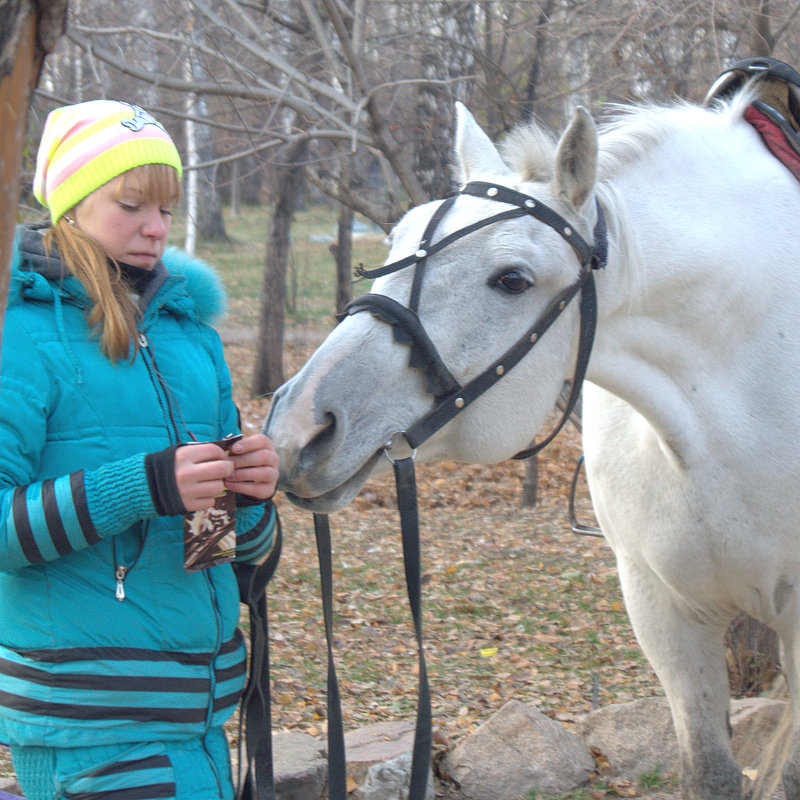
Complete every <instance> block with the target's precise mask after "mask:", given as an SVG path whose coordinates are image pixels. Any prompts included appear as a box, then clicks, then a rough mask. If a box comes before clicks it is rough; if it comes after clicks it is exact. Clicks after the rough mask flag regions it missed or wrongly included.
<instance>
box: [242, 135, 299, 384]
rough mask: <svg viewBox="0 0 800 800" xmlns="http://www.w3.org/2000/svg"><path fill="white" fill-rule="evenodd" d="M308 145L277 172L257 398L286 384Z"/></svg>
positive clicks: (260, 331)
mask: <svg viewBox="0 0 800 800" xmlns="http://www.w3.org/2000/svg"><path fill="white" fill-rule="evenodd" d="M305 149H306V146H305V143H301V144H299V145H297V146H295V147H292V148H290V149H289V151H288V152H287V153H286V157H285V158H284V157H283V156H281V157H280V158H278V159H276V161H277V162H278V163H283V164H286V165H287V166H285V167H281V168H280V169H279V170H277V174H276V175H275V185H276V186H277V187H278V191H277V195H276V196H275V200H274V203H273V208H272V214H271V217H270V228H269V235H268V236H267V255H266V259H265V263H264V282H263V285H262V288H261V311H260V314H259V322H258V339H257V342H258V349H257V352H256V363H255V367H254V370H253V383H252V386H251V391H252V394H253V395H263V394H269V393H270V392H274V391H275V390H276V389H277V388H278V387H279V386H280V385H281V384H282V383H283V380H284V378H283V330H284V316H285V308H286V270H287V263H288V259H289V250H290V241H291V238H290V235H291V225H292V217H293V216H294V210H295V207H296V205H297V199H298V197H299V195H300V189H301V187H302V184H303V165H302V164H301V163H300V161H301V160H302V156H303V154H304V153H305Z"/></svg>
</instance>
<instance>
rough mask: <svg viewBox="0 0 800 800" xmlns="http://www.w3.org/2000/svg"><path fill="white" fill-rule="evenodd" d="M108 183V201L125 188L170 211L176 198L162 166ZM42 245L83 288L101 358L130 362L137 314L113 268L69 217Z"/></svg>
mask: <svg viewBox="0 0 800 800" xmlns="http://www.w3.org/2000/svg"><path fill="white" fill-rule="evenodd" d="M113 180H116V182H117V183H116V186H115V188H114V197H121V196H122V194H123V192H124V191H125V189H126V187H127V186H128V185H129V184H130V183H133V185H134V186H135V188H136V190H137V191H139V192H141V195H142V198H143V200H144V201H145V202H155V203H158V204H159V205H161V206H164V207H165V208H172V206H174V205H175V204H176V203H177V201H178V198H179V196H180V184H179V182H178V174H177V172H176V171H175V169H174V168H173V167H171V166H168V165H166V164H145V165H143V166H139V167H134V168H133V169H131V170H128V171H127V172H124V173H123V174H122V175H120V176H118V177H117V178H115V179H113ZM44 245H45V250H46V251H47V250H49V249H50V248H51V247H53V245H55V247H56V249H57V250H58V253H59V255H60V256H61V261H62V263H63V264H64V266H65V267H66V268H67V269H68V270H69V272H71V273H72V274H73V275H74V276H75V277H76V278H77V279H78V280H79V281H80V282H81V283H82V284H83V286H84V288H85V289H86V292H87V294H88V295H89V299H90V300H91V301H92V303H93V306H92V308H91V310H90V312H89V314H88V323H89V326H90V327H91V328H92V329H94V330H95V331H98V332H99V336H100V349H101V350H102V351H103V353H104V354H105V355H106V356H108V357H109V358H110V359H111V360H112V361H117V360H119V359H121V358H127V357H128V356H130V357H131V358H134V357H135V356H136V353H137V352H138V349H139V335H138V334H139V331H138V327H137V323H138V321H139V318H140V317H141V313H140V311H139V308H138V306H137V305H136V303H135V301H134V300H133V298H132V297H131V296H130V290H129V288H128V286H127V285H126V283H125V281H124V280H123V279H122V272H121V270H120V267H119V264H118V263H117V262H116V261H115V260H114V259H113V258H111V257H110V256H109V254H108V253H107V252H106V251H105V250H104V249H103V247H101V246H100V245H99V244H98V243H97V242H96V241H95V240H94V239H93V238H92V237H91V236H89V235H88V234H86V233H83V231H81V230H80V229H79V228H78V227H77V226H76V225H74V224H73V223H72V221H71V220H70V218H69V214H67V215H65V216H63V217H61V219H59V220H58V222H56V224H55V225H54V226H53V227H52V228H50V229H49V230H48V231H47V232H46V233H45V235H44Z"/></svg>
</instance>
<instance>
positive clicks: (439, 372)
mask: <svg viewBox="0 0 800 800" xmlns="http://www.w3.org/2000/svg"><path fill="white" fill-rule="evenodd" d="M460 195H472V196H474V197H481V198H488V199H490V200H496V201H497V202H500V203H507V204H508V205H511V206H514V208H511V209H507V210H505V211H501V212H499V213H498V214H494V215H492V216H490V217H486V218H484V219H481V220H478V221H477V222H474V223H472V224H470V225H467V226H465V227H463V228H459V229H458V230H456V231H454V232H452V233H450V234H448V235H447V236H444V237H443V238H442V239H440V240H438V241H437V242H435V243H432V242H433V235H434V232H435V231H436V229H437V227H438V226H439V223H440V222H441V220H442V219H443V218H444V216H445V214H446V213H447V212H448V211H449V210H450V208H451V207H452V205H453V203H454V202H455V200H456V199H457V198H458V197H459V196H460ZM522 216H531V217H534V218H536V219H538V220H539V221H540V222H543V223H544V224H545V225H547V226H548V227H550V228H552V229H553V230H554V231H556V233H558V234H559V235H560V236H561V237H562V238H563V239H564V240H565V241H567V242H568V243H569V244H570V246H571V247H572V248H573V250H574V251H575V254H576V256H577V257H578V260H579V261H580V265H581V271H580V274H579V276H578V278H577V280H576V281H575V282H574V283H572V284H570V285H569V286H568V287H567V288H566V289H564V290H563V291H562V292H560V293H559V294H558V295H557V296H556V297H555V298H554V299H553V301H552V302H551V303H550V304H549V305H548V306H547V308H546V309H545V310H544V311H543V312H542V314H541V315H540V316H539V318H538V319H537V320H536V321H535V322H534V324H533V325H532V326H531V327H530V328H528V330H527V331H526V332H525V333H524V334H523V336H522V337H521V338H520V339H519V340H518V341H517V343H516V344H514V345H513V346H512V347H510V348H509V349H508V350H507V351H506V352H505V353H503V355H502V356H501V357H500V358H498V359H497V360H495V361H494V362H493V363H492V364H490V365H489V366H488V367H486V369H485V370H484V371H483V372H482V373H481V374H480V375H478V376H476V377H475V378H473V379H472V380H470V381H469V382H468V383H466V384H465V385H463V386H462V385H461V384H460V383H459V382H458V381H457V380H456V378H455V377H454V376H453V374H452V373H451V372H450V370H449V369H448V368H447V366H446V364H445V363H444V361H443V359H442V358H441V356H440V355H439V352H438V351H437V349H436V347H435V345H434V344H433V342H432V341H431V339H430V337H429V336H428V334H427V333H426V332H425V329H424V327H423V325H422V323H421V322H420V319H419V316H418V309H419V298H420V293H421V288H422V283H423V280H424V277H425V269H426V266H427V259H428V258H429V257H430V256H431V255H434V254H435V253H438V252H439V251H441V250H443V249H444V248H445V247H447V246H448V245H450V244H452V243H453V242H455V241H457V240H458V239H460V238H462V237H463V236H466V235H467V234H469V233H472V232H474V231H476V230H478V229H480V228H483V227H485V226H486V225H490V224H492V223H494V222H501V221H503V220H507V219H514V218H516V217H522ZM593 236H594V243H593V245H592V246H590V245H588V244H587V243H586V241H585V240H584V239H583V238H582V237H581V236H580V235H579V234H578V233H577V231H576V230H575V229H574V228H573V227H572V225H570V224H569V223H568V222H567V221H566V220H565V219H564V218H563V217H562V216H561V215H560V214H558V213H556V212H555V211H553V209H551V208H549V207H548V206H546V205H545V204H544V203H542V202H540V201H539V200H536V199H534V198H533V197H530V196H529V195H526V194H523V193H522V192H518V191H516V190H515V189H510V188H508V187H507V186H500V185H498V184H493V183H485V182H482V181H475V182H472V183H468V184H466V185H465V186H462V187H461V188H460V189H459V191H458V193H457V194H455V195H453V196H451V197H448V198H447V199H445V200H443V201H442V203H441V204H440V205H439V207H438V208H437V209H436V211H435V212H434V214H433V216H432V217H431V219H430V221H429V222H428V225H427V226H426V228H425V231H424V233H423V235H422V239H421V240H420V243H419V247H418V248H417V250H416V252H415V253H414V254H413V255H410V256H407V257H405V258H402V259H400V260H398V261H394V262H392V263H390V264H385V265H384V266H382V267H378V268H377V269H374V270H364V269H362V270H360V273H359V274H360V275H361V276H362V277H365V278H379V277H381V276H384V275H389V274H391V273H393V272H397V271H399V270H401V269H404V268H406V267H409V266H412V265H413V266H415V272H414V280H413V283H412V286H411V297H410V300H409V304H408V306H407V307H406V306H403V305H402V304H400V303H398V302H397V301H396V300H393V299H392V298H390V297H387V296H386V295H381V294H376V293H369V294H365V295H362V296H361V297H358V298H356V299H355V300H353V302H352V303H350V305H349V306H348V307H347V309H346V311H347V313H348V314H356V313H358V312H359V311H369V312H370V313H371V314H373V315H374V316H375V317H377V318H378V319H380V320H382V321H384V322H386V323H388V324H390V325H391V326H392V327H393V329H394V336H395V339H396V340H397V341H399V342H402V343H404V344H408V345H410V347H411V355H410V359H409V364H410V366H412V367H416V368H419V369H424V370H425V375H426V380H427V388H428V391H429V392H430V393H431V394H433V395H434V397H435V400H436V402H435V404H434V407H433V409H432V410H431V411H430V412H428V413H427V414H426V415H425V416H424V417H422V419H420V420H418V421H417V422H416V423H415V424H414V425H412V426H411V427H410V428H408V429H407V430H405V431H402V434H403V436H404V437H405V438H406V440H407V441H408V444H409V446H410V447H412V448H413V449H416V448H417V447H419V446H420V445H421V444H422V443H423V442H425V441H426V440H427V439H428V438H430V437H431V436H432V435H433V434H434V433H436V431H438V430H439V429H440V428H441V427H443V426H444V425H445V424H446V423H448V422H449V421H450V420H451V419H453V417H455V416H456V415H457V414H458V413H459V412H461V411H462V410H463V409H465V408H466V407H467V406H468V405H470V404H471V403H472V402H473V401H474V400H476V399H477V398H478V397H480V396H481V395H482V394H483V393H484V392H485V391H486V390H487V389H489V388H490V387H491V386H493V385H494V384H495V383H497V381H499V380H500V378H501V377H502V376H503V375H505V374H507V373H508V371H509V370H510V369H512V368H513V367H515V366H516V365H517V364H518V363H519V362H520V361H521V360H522V359H523V358H524V356H525V355H527V353H528V352H529V351H530V350H531V348H532V347H533V346H534V345H535V344H536V343H537V342H539V341H540V339H541V337H542V335H543V334H544V333H545V331H546V330H547V329H548V328H549V327H550V326H551V325H552V324H553V322H555V320H556V319H557V318H558V317H559V316H560V314H561V312H562V311H563V310H564V309H565V308H566V307H567V305H569V303H570V301H571V300H572V299H573V298H574V297H575V296H576V295H577V294H580V296H581V300H580V320H581V323H580V335H579V346H578V357H577V359H576V363H575V372H574V374H573V379H572V384H571V389H570V395H569V398H568V400H567V403H566V405H565V408H564V411H563V412H562V418H561V420H560V422H559V424H558V426H557V427H556V429H555V430H554V431H553V432H552V433H551V434H549V435H548V436H547V437H546V438H545V439H544V440H543V441H542V442H540V443H539V444H537V445H536V446H535V447H533V448H530V449H528V450H525V451H523V452H521V453H518V454H517V455H516V456H515V458H527V457H528V456H530V455H533V454H534V453H536V452H538V451H539V450H541V449H542V448H543V447H545V446H546V445H547V444H549V443H550V442H551V441H552V440H553V438H555V436H556V434H557V433H558V432H559V431H560V430H561V428H562V427H563V425H564V423H565V422H566V420H567V419H568V418H569V415H570V414H571V413H572V411H573V410H574V408H575V404H576V403H577V400H578V396H579V394H580V390H581V386H582V384H583V379H584V377H585V375H586V368H587V365H588V362H589V355H590V354H591V349H592V343H593V341H594V330H595V326H596V320H597V300H596V291H595V287H594V277H593V272H594V270H595V269H599V268H602V267H604V266H605V264H606V260H607V253H608V242H607V234H606V224H605V217H604V214H603V209H602V207H601V206H600V204H599V203H597V223H596V225H595V228H594V232H593Z"/></svg>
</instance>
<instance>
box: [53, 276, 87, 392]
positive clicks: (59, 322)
mask: <svg viewBox="0 0 800 800" xmlns="http://www.w3.org/2000/svg"><path fill="white" fill-rule="evenodd" d="M52 291H53V306H54V309H55V317H56V327H57V328H58V333H59V336H60V337H61V343H62V344H63V345H64V351H65V352H66V354H67V356H68V357H69V360H70V363H71V364H72V366H73V367H74V368H75V372H76V373H77V375H78V383H79V384H81V383H83V370H82V369H81V365H80V363H79V362H78V358H77V356H76V355H75V352H74V351H73V349H72V348H71V347H70V344H69V340H68V339H67V329H66V327H65V325H64V311H63V307H62V303H61V295H60V294H59V292H58V289H56V288H55V287H52Z"/></svg>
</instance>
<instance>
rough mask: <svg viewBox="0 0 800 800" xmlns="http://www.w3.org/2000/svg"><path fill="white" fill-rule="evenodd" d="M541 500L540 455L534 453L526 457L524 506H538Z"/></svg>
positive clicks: (521, 501) (523, 481)
mask: <svg viewBox="0 0 800 800" xmlns="http://www.w3.org/2000/svg"><path fill="white" fill-rule="evenodd" d="M538 501H539V457H538V456H536V455H532V456H530V457H529V458H526V459H525V477H524V478H523V479H522V497H521V499H520V506H521V507H522V508H536V503H537V502H538Z"/></svg>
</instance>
